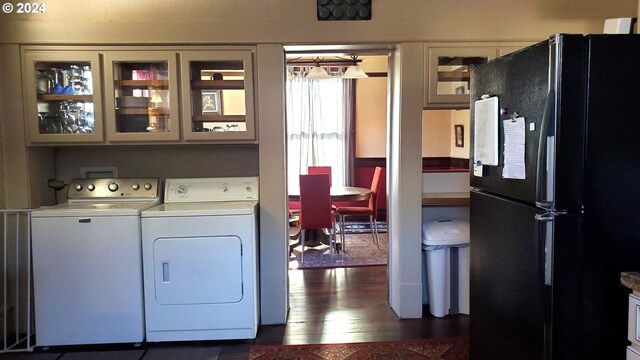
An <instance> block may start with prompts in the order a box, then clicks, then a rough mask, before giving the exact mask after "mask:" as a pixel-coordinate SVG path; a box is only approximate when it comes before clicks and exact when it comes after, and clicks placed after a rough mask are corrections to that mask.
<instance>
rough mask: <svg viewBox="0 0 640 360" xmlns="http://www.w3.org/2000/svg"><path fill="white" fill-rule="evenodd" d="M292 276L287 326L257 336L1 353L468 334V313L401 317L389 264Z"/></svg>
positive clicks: (228, 348)
mask: <svg viewBox="0 0 640 360" xmlns="http://www.w3.org/2000/svg"><path fill="white" fill-rule="evenodd" d="M289 279H290V284H289V285H290V311H289V317H288V321H287V324H286V325H270V326H260V328H259V330H258V335H257V337H256V339H254V340H249V341H206V342H188V343H181V342H176V343H160V344H153V343H145V344H142V345H141V346H140V347H138V348H135V351H132V349H133V348H132V347H131V346H128V347H127V346H124V345H119V346H108V347H100V346H97V347H80V348H77V347H74V348H71V349H55V348H52V349H49V350H46V351H43V349H36V351H35V352H33V353H31V354H24V353H22V354H11V355H8V354H3V355H2V356H0V357H1V358H2V359H5V358H6V359H11V360H14V359H28V360H44V359H46V360H49V359H51V360H53V359H59V360H66V359H77V358H78V356H80V355H82V351H92V353H91V354H92V355H91V357H92V358H96V359H97V358H99V359H111V358H114V359H115V358H122V357H121V356H120V355H121V354H122V353H121V352H119V351H122V350H129V353H128V354H129V355H131V356H130V357H131V358H132V359H142V360H146V359H148V358H153V359H167V360H168V359H174V358H181V357H180V356H178V357H175V356H176V354H180V351H181V350H180V349H185V350H184V353H185V354H186V352H187V351H186V349H190V351H193V350H194V348H195V350H197V353H202V350H206V349H207V348H212V349H213V348H216V349H217V348H219V349H220V353H219V359H223V360H236V359H246V358H247V354H248V353H249V348H250V347H251V346H252V345H282V344H285V345H287V344H315V343H345V342H369V341H387V340H403V339H420V338H436V337H453V336H462V335H468V333H469V316H467V315H449V316H445V317H443V318H436V317H433V316H431V314H429V310H428V308H426V307H425V308H424V310H423V314H424V315H423V317H422V318H421V319H402V320H401V319H399V318H398V317H397V316H396V315H395V314H394V312H393V311H392V310H391V309H390V308H389V305H388V302H387V291H388V290H387V289H388V288H387V267H386V266H372V267H357V268H339V269H309V270H291V271H289ZM162 349H164V350H162ZM96 352H98V353H96ZM163 353H164V354H165V355H163ZM96 354H97V355H96ZM158 354H159V357H158ZM151 355H155V356H151ZM114 356H115V357H114ZM196 357H197V356H196ZM196 357H194V356H187V357H184V358H185V359H186V358H189V359H196Z"/></svg>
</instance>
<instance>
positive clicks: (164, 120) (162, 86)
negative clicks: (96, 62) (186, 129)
mask: <svg viewBox="0 0 640 360" xmlns="http://www.w3.org/2000/svg"><path fill="white" fill-rule="evenodd" d="M175 59H176V54H175V53H172V52H157V51H148V52H147V51H141V52H107V53H105V64H106V66H107V71H106V74H105V78H106V92H107V95H106V99H107V104H108V105H109V107H108V108H107V129H108V135H107V136H108V139H109V140H112V141H166V140H178V139H179V137H180V132H179V124H178V113H177V111H178V100H177V97H178V96H177V91H176V89H177V86H176V85H175V84H176V82H177V80H176V78H177V68H176V60H175Z"/></svg>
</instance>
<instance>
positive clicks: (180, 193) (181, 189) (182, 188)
mask: <svg viewBox="0 0 640 360" xmlns="http://www.w3.org/2000/svg"><path fill="white" fill-rule="evenodd" d="M176 194H178V196H185V195H187V187H186V186H184V185H180V186H178V188H177V189H176Z"/></svg>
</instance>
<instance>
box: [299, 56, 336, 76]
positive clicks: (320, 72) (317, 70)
mask: <svg viewBox="0 0 640 360" xmlns="http://www.w3.org/2000/svg"><path fill="white" fill-rule="evenodd" d="M315 62H316V66H314V67H312V68H311V70H309V73H308V74H307V76H305V77H304V78H305V79H309V80H316V79H329V78H331V75H329V73H327V70H325V69H324V68H323V67H322V66H320V58H316V60H315Z"/></svg>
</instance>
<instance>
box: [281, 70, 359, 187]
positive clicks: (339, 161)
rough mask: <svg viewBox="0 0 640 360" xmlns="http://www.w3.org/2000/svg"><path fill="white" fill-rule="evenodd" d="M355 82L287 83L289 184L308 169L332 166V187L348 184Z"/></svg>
mask: <svg viewBox="0 0 640 360" xmlns="http://www.w3.org/2000/svg"><path fill="white" fill-rule="evenodd" d="M352 84H353V81H352V80H345V79H340V78H330V79H321V80H306V79H304V78H294V79H291V80H287V162H288V164H287V165H288V170H287V171H288V179H287V180H288V184H289V185H290V186H298V179H299V176H298V175H300V174H306V173H307V167H308V166H313V165H316V166H331V174H332V179H331V183H332V184H333V185H342V186H344V185H347V184H348V183H349V180H348V179H349V171H348V163H347V162H348V159H349V151H350V150H349V131H350V123H351V116H352V114H351V108H352V106H351V102H352V101H351V98H352V95H351V94H352V86H353V85H352Z"/></svg>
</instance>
